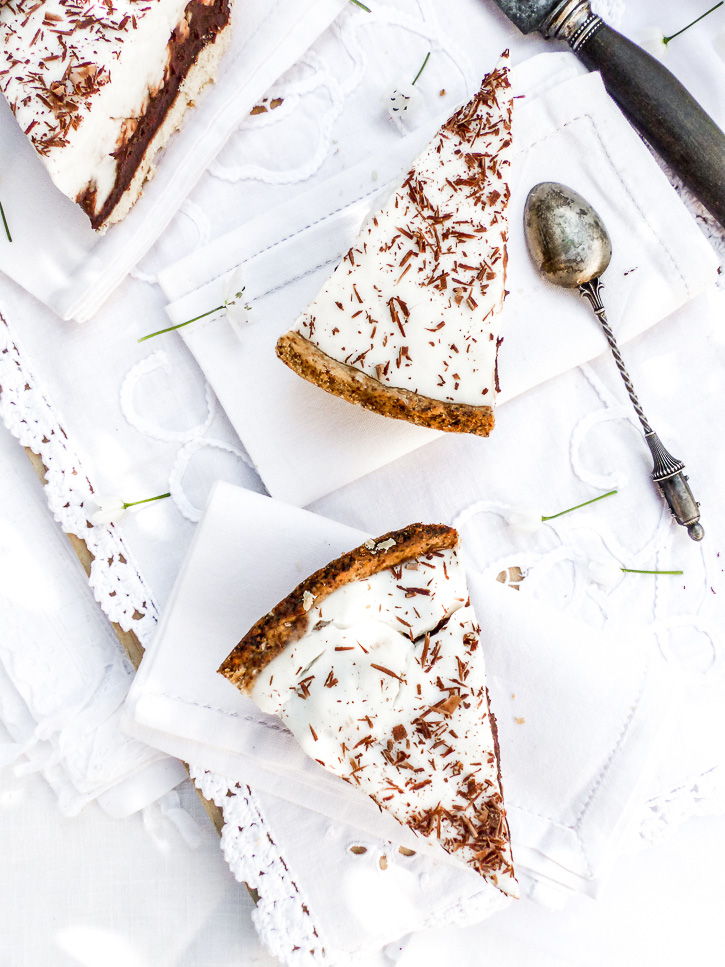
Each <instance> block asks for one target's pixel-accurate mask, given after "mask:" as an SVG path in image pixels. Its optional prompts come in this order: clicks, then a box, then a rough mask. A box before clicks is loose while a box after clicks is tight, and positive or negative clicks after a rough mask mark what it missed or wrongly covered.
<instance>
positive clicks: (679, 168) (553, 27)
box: [494, 0, 725, 227]
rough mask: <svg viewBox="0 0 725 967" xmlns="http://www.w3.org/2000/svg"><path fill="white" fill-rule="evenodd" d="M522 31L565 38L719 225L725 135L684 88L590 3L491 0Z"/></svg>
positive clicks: (724, 192) (723, 216)
mask: <svg viewBox="0 0 725 967" xmlns="http://www.w3.org/2000/svg"><path fill="white" fill-rule="evenodd" d="M494 3H496V5H497V6H498V7H500V8H501V10H502V11H503V12H504V13H505V14H506V16H507V17H508V18H509V20H511V21H512V22H513V23H514V24H515V25H516V26H517V27H518V28H519V30H521V31H522V32H523V33H525V34H529V33H532V31H534V30H538V31H539V32H540V33H542V34H543V35H544V37H547V38H554V39H558V40H565V41H566V42H567V43H568V44H569V46H570V47H571V49H572V50H573V51H574V53H575V54H576V55H577V57H578V58H579V59H580V60H581V61H582V62H583V63H584V64H585V65H586V66H587V67H588V68H589V70H598V71H599V72H600V73H601V75H602V80H603V81H604V86H605V87H606V88H607V90H608V91H609V93H610V94H611V96H612V97H613V98H614V100H615V101H616V102H617V103H618V104H619V106H620V107H621V108H622V110H623V111H624V113H625V114H626V115H627V116H628V117H629V119H630V121H631V122H632V123H633V124H634V126H635V127H636V128H637V129H638V130H639V131H640V133H641V134H642V135H643V136H644V137H645V138H646V140H647V141H648V142H649V143H650V145H651V146H652V147H653V148H654V149H655V151H657V153H658V154H659V155H660V157H661V158H662V159H663V160H664V161H666V162H667V164H668V165H670V167H671V168H672V170H673V171H674V172H675V173H676V174H677V175H678V176H679V177H680V178H681V179H682V181H683V182H684V184H685V185H687V187H688V188H689V189H690V190H691V191H692V192H693V194H694V195H695V196H696V197H697V198H698V199H699V200H700V201H701V202H702V204H703V205H704V206H705V208H707V209H708V211H709V212H710V213H711V214H712V215H713V216H714V217H715V218H716V219H717V220H718V221H719V222H720V224H721V225H723V227H725V135H724V134H723V132H722V131H721V130H720V128H719V127H718V126H717V124H715V122H714V121H713V120H712V118H711V117H710V116H709V115H708V114H706V113H705V111H703V109H702V108H701V107H700V105H699V104H698V103H697V101H696V100H695V98H694V97H693V96H692V95H691V94H690V92H689V91H688V90H687V89H686V88H685V87H684V86H683V85H682V84H681V83H680V82H679V81H678V80H677V78H676V77H675V76H674V75H673V74H671V73H670V72H669V71H668V70H667V68H666V67H665V66H664V64H662V63H660V61H658V60H657V59H656V58H655V57H652V56H651V55H650V54H648V53H647V52H646V51H644V50H642V48H641V47H638V46H637V44H634V43H632V41H631V40H627V38H626V37H623V36H622V35H621V34H619V33H617V31H616V30H612V28H611V27H609V26H607V24H606V23H604V21H603V20H602V18H601V17H599V16H597V14H595V13H592V8H591V5H590V3H589V0H494Z"/></svg>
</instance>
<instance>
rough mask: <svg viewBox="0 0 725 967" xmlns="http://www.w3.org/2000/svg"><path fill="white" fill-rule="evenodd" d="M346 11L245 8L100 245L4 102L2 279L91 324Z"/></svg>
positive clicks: (302, 5) (252, 1)
mask: <svg viewBox="0 0 725 967" xmlns="http://www.w3.org/2000/svg"><path fill="white" fill-rule="evenodd" d="M340 9H341V3H340V0H276V2H274V3H270V2H269V0H243V2H240V3H237V4H235V5H234V9H233V13H232V39H231V47H230V49H229V50H228V51H227V53H226V54H225V55H224V58H223V59H222V62H221V66H220V69H219V77H218V80H217V82H216V83H215V84H213V85H211V86H210V87H209V88H208V89H207V90H205V91H204V92H203V94H202V96H201V98H200V99H199V105H198V107H197V108H196V109H194V110H192V111H190V112H189V114H188V116H187V117H186V118H185V119H184V124H183V126H182V128H181V130H180V131H179V132H178V133H177V134H175V135H174V136H173V138H172V139H171V141H170V142H169V144H168V146H167V148H166V150H165V151H164V153H163V155H162V157H161V159H160V160H159V162H158V165H157V171H156V174H155V176H154V178H153V179H152V180H151V181H150V182H149V183H148V184H147V185H146V187H145V188H144V192H143V195H142V197H141V199H140V200H139V201H138V203H137V204H136V205H135V206H134V208H133V210H132V211H131V213H130V214H129V215H128V216H127V217H126V218H125V219H124V220H123V222H121V223H120V224H119V225H116V226H114V227H112V228H111V229H109V231H108V232H107V234H105V235H98V234H96V233H95V232H94V231H93V230H92V229H91V227H90V225H89V223H88V220H87V218H86V217H85V215H84V214H83V212H82V211H81V210H80V209H79V208H78V207H77V206H76V205H74V204H73V203H72V202H71V201H70V200H69V199H67V198H66V197H65V196H64V195H63V194H61V192H60V191H58V189H57V188H56V187H55V186H54V185H53V183H52V181H51V180H50V177H49V176H48V173H47V171H46V170H45V167H44V166H43V164H42V163H41V161H40V159H39V158H38V157H37V156H36V154H35V151H34V150H33V148H32V146H31V145H30V143H29V142H28V140H27V139H26V138H25V136H24V135H23V133H22V131H21V130H20V127H19V126H18V124H17V122H16V121H15V119H14V117H13V115H12V113H11V111H10V108H9V107H8V105H7V103H6V102H5V100H4V99H3V98H1V97H0V172H2V180H1V181H0V187H1V188H2V201H3V207H4V209H5V213H6V215H7V218H8V222H9V224H10V226H11V229H12V235H13V243H12V245H9V244H8V245H3V248H2V256H1V257H0V269H2V271H3V272H5V273H6V274H7V275H9V276H10V278H12V279H14V280H15V281H16V282H18V283H19V284H20V285H22V286H23V287H24V288H26V289H27V290H28V292H30V293H32V294H33V295H34V296H36V297H37V298H38V299H40V300H41V301H42V302H44V303H45V304H46V305H48V306H50V307H51V308H52V309H54V310H55V311H56V312H57V313H58V315H59V316H60V317H61V318H62V319H76V320H78V321H79V322H83V321H85V320H87V319H89V318H90V317H91V316H93V315H94V313H95V312H96V311H97V310H98V308H99V307H100V306H101V305H102V303H103V302H104V301H105V300H106V299H107V297H108V296H109V295H110V294H111V292H113V290H114V289H115V288H116V287H117V286H118V285H119V284H120V283H121V282H122V281H123V279H124V278H125V277H126V276H127V275H128V273H129V271H130V270H131V269H133V267H134V266H135V265H136V264H137V263H138V261H139V260H140V259H141V258H142V257H143V256H144V255H145V254H146V252H147V251H148V250H149V248H151V246H152V245H153V243H154V242H155V241H156V240H157V239H158V238H159V236H160V235H161V234H162V232H163V231H164V229H165V228H166V227H167V225H168V224H169V222H170V221H171V220H172V218H173V217H174V215H176V213H177V211H178V210H179V207H180V206H181V204H182V202H183V201H184V199H185V198H186V196H187V195H188V194H189V192H190V191H191V190H192V188H193V187H194V185H195V184H196V182H197V181H198V180H199V178H200V177H201V175H202V174H203V173H204V171H205V170H206V169H207V167H208V166H209V164H210V163H211V162H212V161H213V159H214V158H215V157H216V155H217V154H218V152H219V151H220V149H221V148H222V147H223V146H224V144H225V142H226V141H227V139H228V138H229V136H230V134H231V133H232V132H233V131H234V130H235V128H236V127H237V126H238V125H239V123H240V122H241V121H242V120H243V119H244V118H245V117H246V115H247V114H248V113H249V110H250V109H251V108H252V107H253V106H254V104H255V103H256V102H257V101H258V100H259V99H260V98H261V97H262V95H263V94H264V93H265V91H266V90H267V89H268V88H269V86H270V85H271V84H272V83H273V82H274V81H275V80H276V79H277V78H278V77H279V76H280V75H281V74H282V73H283V72H284V71H285V70H287V68H288V67H289V66H290V65H291V64H294V63H295V61H296V60H297V59H298V58H299V57H300V56H301V55H302V53H303V52H304V51H305V50H306V49H307V47H308V46H309V45H310V44H311V43H312V42H313V41H314V40H315V39H316V38H317V37H318V36H319V34H320V33H321V32H322V31H323V30H324V29H325V28H326V27H327V26H328V24H329V23H330V22H331V21H332V19H333V18H334V17H335V15H336V14H337V13H338V12H339V10H340Z"/></svg>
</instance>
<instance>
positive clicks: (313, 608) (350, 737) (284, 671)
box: [219, 524, 517, 896]
mask: <svg viewBox="0 0 725 967" xmlns="http://www.w3.org/2000/svg"><path fill="white" fill-rule="evenodd" d="M457 544H458V534H457V532H456V531H455V530H453V528H451V527H446V526H443V525H438V524H431V525H423V524H411V525H410V526H409V527H406V528H404V529H403V530H398V531H393V532H391V533H389V534H385V535H384V536H383V537H380V538H378V539H377V540H371V541H368V542H367V543H365V544H363V545H361V546H360V547H358V548H355V550H352V551H350V552H349V553H347V554H343V555H342V557H340V558H338V559H337V560H335V561H332V562H331V563H330V564H328V565H327V566H326V567H324V568H322V569H321V570H319V571H317V572H315V573H314V574H313V575H311V577H309V578H307V580H305V581H303V582H302V584H300V585H299V586H298V587H297V588H295V590H294V591H292V592H291V594H289V595H288V596H287V597H286V598H285V599H284V600H283V601H281V602H280V603H279V604H278V605H277V606H276V607H275V608H274V609H273V610H272V611H270V612H269V613H268V614H266V615H265V616H264V617H263V618H260V620H259V621H258V622H257V623H256V624H255V625H254V627H253V628H252V629H251V630H250V631H249V632H248V633H247V634H246V635H245V636H244V638H242V640H241V641H240V642H239V644H238V645H237V646H236V648H235V649H234V651H233V652H232V653H231V654H230V655H229V657H228V658H227V659H226V661H225V662H224V663H223V665H222V666H221V668H220V669H219V671H220V672H221V673H222V674H223V675H225V676H226V677H227V678H228V679H229V680H230V681H232V682H233V683H234V684H236V685H237V687H238V688H240V689H241V690H242V691H245V692H247V693H249V694H250V695H251V697H252V698H253V699H254V701H255V702H256V703H257V705H259V707H260V708H261V709H262V710H263V711H265V712H268V713H270V714H274V715H278V716H279V717H280V718H281V719H282V720H283V721H284V723H285V724H286V725H287V726H288V728H289V729H290V730H291V731H292V733H293V734H294V735H295V737H296V739H297V740H298V742H299V743H300V745H301V746H302V748H303V749H304V750H305V752H307V753H308V755H310V756H311V757H312V758H313V759H315V760H317V762H319V763H320V764H321V765H323V766H324V767H325V768H326V769H328V770H330V771H331V772H333V773H334V774H335V775H338V776H340V777H341V778H343V779H345V780H346V781H347V782H350V783H352V784H353V785H356V786H358V787H359V788H360V789H361V790H362V791H363V792H365V793H367V795H369V796H370V797H371V798H372V799H373V800H374V801H375V802H376V803H377V804H378V806H380V808H381V809H386V810H388V811H389V812H390V813H392V815H393V816H394V817H395V818H396V819H397V820H398V821H399V822H400V823H403V824H405V825H407V826H409V827H411V828H412V829H413V830H414V831H415V832H417V833H418V834H420V835H422V836H425V837H428V838H430V839H437V840H438V841H439V843H440V845H441V846H442V847H443V848H444V849H445V850H447V851H448V852H449V853H452V854H454V855H455V856H457V857H458V858H459V859H460V860H462V861H463V862H465V863H466V864H468V865H469V866H470V867H472V868H473V869H474V870H475V871H476V872H477V873H479V874H480V875H481V876H483V877H485V878H486V879H487V880H488V881H489V882H491V883H493V884H494V885H495V886H496V887H498V888H499V889H500V890H501V891H502V892H504V893H506V894H508V895H511V896H516V895H517V885H516V880H515V877H514V868H513V860H512V857H511V846H510V842H509V831H508V824H507V821H506V812H505V809H504V804H503V792H502V788H501V773H500V768H499V748H498V738H497V733H496V721H495V719H494V717H493V714H492V712H491V710H490V707H489V697H488V691H487V688H486V675H485V662H484V656H483V650H482V648H481V646H480V641H479V633H480V629H479V627H478V624H477V622H476V616H475V614H474V612H473V608H472V606H471V603H470V600H469V597H468V590H467V586H466V578H465V573H464V571H463V567H462V565H461V563H460V562H459V560H458V557H457V553H456V549H457Z"/></svg>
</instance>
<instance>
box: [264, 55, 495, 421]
mask: <svg viewBox="0 0 725 967" xmlns="http://www.w3.org/2000/svg"><path fill="white" fill-rule="evenodd" d="M507 54H508V52H506V54H505V55H504V57H503V59H502V62H501V64H500V65H499V66H498V67H497V68H496V70H494V71H493V72H492V73H490V74H488V75H487V76H486V77H485V78H484V80H483V83H482V86H481V89H480V90H479V91H478V93H477V94H476V95H475V96H474V97H473V98H472V99H471V100H470V101H469V102H468V103H467V104H465V105H464V106H463V107H461V108H460V109H459V110H458V111H456V113H455V114H454V115H453V116H452V117H451V118H450V119H449V120H448V121H447V122H446V123H445V124H444V125H443V127H441V128H440V130H439V131H438V133H437V134H436V136H435V137H434V138H433V140H432V141H431V143H430V144H429V145H428V147H427V148H426V150H425V151H424V152H423V153H422V154H421V155H420V156H419V158H418V159H417V160H416V162H415V163H414V165H413V167H412V168H411V170H410V171H409V172H408V174H407V175H406V176H405V179H404V180H403V183H402V185H401V186H400V187H399V188H398V189H397V190H396V191H395V192H394V193H393V194H392V196H391V197H390V199H389V201H388V202H387V204H386V205H385V207H384V208H382V209H381V210H380V211H379V212H377V213H376V214H375V215H373V216H372V217H371V218H370V219H369V220H368V221H367V222H366V224H365V225H364V226H363V228H362V230H361V231H360V234H359V236H358V238H357V240H356V242H355V244H354V245H353V246H352V248H351V249H350V250H349V251H348V252H347V254H346V255H345V256H344V257H343V259H342V261H341V262H340V264H339V265H338V267H337V269H336V270H335V272H334V273H333V275H332V276H331V277H330V278H329V279H328V281H327V282H326V283H325V285H324V286H323V288H322V291H321V292H320V293H319V295H318V296H317V298H316V299H315V300H314V302H313V303H312V304H311V305H310V306H309V308H308V309H307V310H306V311H305V312H303V313H302V315H301V317H300V318H299V319H298V321H297V325H296V329H295V330H293V331H291V332H288V333H286V334H285V335H284V336H282V337H281V338H280V340H279V341H278V343H277V355H278V356H279V357H280V359H281V360H282V361H283V362H285V363H286V364H287V365H288V366H289V367H290V368H291V369H293V370H294V371H295V372H296V373H298V374H299V375H300V376H302V377H303V378H304V379H306V380H309V381H310V382H312V383H316V384H317V385H318V386H320V387H321V388H322V389H324V390H326V391H327V392H328V393H333V394H335V395H336V396H340V397H342V398H343V399H346V400H348V401H349V402H351V403H357V404H359V405H361V406H364V407H366V408H368V409H371V410H375V411H377V412H378V413H382V414H383V415H384V416H389V417H394V418H396V419H401V420H408V421H409V422H411V423H416V424H418V425H421V426H427V427H431V428H434V429H437V430H447V431H453V432H459V433H475V434H478V435H480V436H487V435H488V434H489V433H490V431H491V429H492V428H493V422H494V419H493V405H494V397H495V394H496V392H497V391H498V389H499V378H498V350H499V346H500V344H501V341H502V340H501V338H500V336H499V317H500V312H501V308H502V305H503V301H504V297H505V282H506V259H507V255H506V244H507V237H508V220H507V208H508V201H509V194H510V192H509V186H508V173H509V165H510V157H509V156H510V153H511V110H512V104H513V99H512V96H511V87H510V82H509V76H508V68H507V66H506V60H507Z"/></svg>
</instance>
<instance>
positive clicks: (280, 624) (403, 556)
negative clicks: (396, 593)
mask: <svg viewBox="0 0 725 967" xmlns="http://www.w3.org/2000/svg"><path fill="white" fill-rule="evenodd" d="M389 541H393V542H394V543H393V544H390V545H389V544H388V542H389ZM457 544H458V532H457V531H456V530H455V529H454V528H453V527H448V526H447V525H446V524H420V523H418V524H409V525H408V526H407V527H403V528H401V529H400V530H394V531H389V532H388V533H387V534H383V535H382V537H377V538H375V539H374V540H370V541H366V542H365V543H364V544H360V545H359V546H358V547H355V548H353V549H352V550H351V551H347V552H346V553H345V554H342V555H340V557H337V558H335V560H333V561H330V563H329V564H326V565H325V566H324V567H321V568H320V569H319V570H317V571H315V572H314V574H311V575H310V576H309V577H308V578H306V579H305V580H304V581H302V582H301V583H300V584H298V585H297V587H296V588H294V590H292V591H291V592H290V593H289V594H288V595H287V596H286V597H285V598H283V599H282V600H281V601H280V602H279V603H278V604H277V605H276V606H275V607H274V608H272V610H271V611H269V612H268V613H267V614H265V615H264V616H263V617H261V618H260V619H259V620H258V621H257V622H256V623H255V624H254V625H253V626H252V627H251V628H250V630H249V631H248V632H247V633H246V635H244V637H243V638H242V639H241V640H240V641H239V642H238V644H237V645H236V646H235V647H234V648H233V650H232V651H231V652H230V653H229V655H228V656H227V658H225V660H224V661H223V662H222V664H221V665H220V666H219V668H218V669H217V671H218V672H219V673H220V674H222V675H223V676H224V677H225V678H227V679H228V680H229V681H230V682H232V684H233V685H236V686H237V688H238V689H239V690H240V691H249V690H250V689H251V688H252V687H253V685H254V682H255V680H256V678H257V676H258V675H259V673H260V672H261V671H262V669H263V668H265V666H266V665H267V664H269V662H271V661H272V659H273V658H276V657H277V655H279V654H280V653H281V652H282V651H284V649H285V648H286V647H287V646H288V645H290V644H292V643H293V642H295V641H298V640H299V639H300V638H301V637H302V636H303V635H304V634H305V633H306V632H307V630H308V625H309V615H308V612H309V609H310V606H311V602H310V604H308V605H307V609H305V603H306V602H307V601H310V599H309V598H308V595H312V599H313V600H316V601H317V602H319V601H322V600H324V599H325V598H326V597H328V596H329V595H330V594H332V593H333V591H336V590H337V589H338V588H341V587H343V586H345V585H346V584H351V583H353V582H354V581H360V580H365V579H366V578H369V577H372V576H373V575H374V574H377V573H378V572H379V571H384V570H386V569H387V568H389V567H395V566H396V565H398V564H402V563H403V562H404V561H409V560H411V559H413V558H416V557H420V556H422V555H423V554H429V553H431V552H434V551H443V550H448V549H451V548H454V547H456V546H457Z"/></svg>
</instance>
